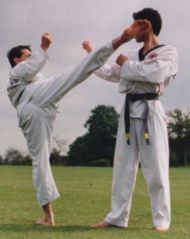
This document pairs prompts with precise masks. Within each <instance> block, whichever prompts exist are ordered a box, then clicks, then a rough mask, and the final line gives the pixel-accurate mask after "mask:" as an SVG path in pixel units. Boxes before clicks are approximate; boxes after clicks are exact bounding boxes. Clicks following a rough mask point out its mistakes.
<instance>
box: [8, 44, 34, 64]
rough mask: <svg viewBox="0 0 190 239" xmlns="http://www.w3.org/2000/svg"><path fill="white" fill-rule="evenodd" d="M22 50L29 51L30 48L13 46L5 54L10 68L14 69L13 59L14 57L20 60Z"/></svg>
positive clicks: (27, 46)
mask: <svg viewBox="0 0 190 239" xmlns="http://www.w3.org/2000/svg"><path fill="white" fill-rule="evenodd" d="M24 49H28V50H29V51H31V48H30V46H29V45H20V46H15V47H13V48H11V49H10V50H9V51H8V52H7V58H8V59H9V62H10V64H11V66H12V67H14V66H15V65H16V63H15V62H14V58H15V57H18V58H20V57H21V56H22V50H24Z"/></svg>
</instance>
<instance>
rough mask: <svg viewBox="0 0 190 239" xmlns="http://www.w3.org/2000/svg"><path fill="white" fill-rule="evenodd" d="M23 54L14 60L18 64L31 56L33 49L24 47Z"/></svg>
mask: <svg viewBox="0 0 190 239" xmlns="http://www.w3.org/2000/svg"><path fill="white" fill-rule="evenodd" d="M21 54H22V55H21V57H15V58H14V61H15V63H16V64H18V63H20V62H22V61H26V60H27V59H28V58H29V57H30V56H31V51H30V50H28V49H22V50H21Z"/></svg>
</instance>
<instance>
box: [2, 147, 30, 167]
mask: <svg viewBox="0 0 190 239" xmlns="http://www.w3.org/2000/svg"><path fill="white" fill-rule="evenodd" d="M24 160H25V157H24V156H23V155H22V153H21V152H19V151H18V150H16V149H13V148H10V149H8V150H7V152H6V154H5V157H4V164H22V163H23V162H24Z"/></svg>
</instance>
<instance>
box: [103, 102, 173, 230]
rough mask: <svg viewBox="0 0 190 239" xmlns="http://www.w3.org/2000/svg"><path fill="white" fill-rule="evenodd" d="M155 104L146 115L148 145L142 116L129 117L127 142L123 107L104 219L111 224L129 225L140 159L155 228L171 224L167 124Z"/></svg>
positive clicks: (157, 103)
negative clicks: (152, 110)
mask: <svg viewBox="0 0 190 239" xmlns="http://www.w3.org/2000/svg"><path fill="white" fill-rule="evenodd" d="M156 105H157V106H159V107H156V108H155V111H154V112H153V113H152V114H151V115H149V117H148V129H149V135H150V145H147V144H146V142H145V139H144V123H143V119H138V118H131V120H130V135H131V136H130V145H128V144H127V142H126V138H125V127H124V109H123V110H122V113H121V117H120V122H119V126H118V133H117V143H116V150H115V157H114V171H113V185H112V210H111V212H110V213H109V214H108V215H107V217H106V218H105V221H107V222H108V223H111V224H113V225H116V226H120V227H128V220H129V214H130V209H131V201H132V194H133V191H134V186H135V181H136V175H137V170H138V167H139V162H140V165H141V168H142V172H143V175H144V177H145V180H146V183H147V186H148V193H149V196H150V200H151V209H152V216H153V224H154V226H155V227H169V225H170V189H169V188H170V187H169V149H168V136H167V127H166V119H165V116H164V115H163V112H162V110H160V106H161V105H160V102H156ZM142 207H143V205H142ZM139 220H141V219H140V218H139Z"/></svg>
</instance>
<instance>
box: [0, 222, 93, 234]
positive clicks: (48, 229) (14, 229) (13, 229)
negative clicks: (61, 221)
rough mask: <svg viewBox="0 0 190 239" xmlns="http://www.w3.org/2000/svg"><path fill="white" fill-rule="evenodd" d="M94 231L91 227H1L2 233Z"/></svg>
mask: <svg viewBox="0 0 190 239" xmlns="http://www.w3.org/2000/svg"><path fill="white" fill-rule="evenodd" d="M90 230H93V229H92V228H91V227H90V226H86V225H66V226H64V225H63V226H54V227H48V226H41V225H35V224H33V225H16V224H5V225H0V232H9V233H10V232H26V231H33V232H43V231H44V232H46V233H47V232H50V233H51V232H83V231H84V232H85V231H90Z"/></svg>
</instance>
